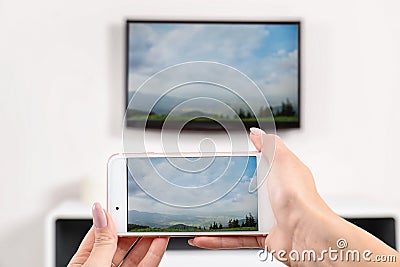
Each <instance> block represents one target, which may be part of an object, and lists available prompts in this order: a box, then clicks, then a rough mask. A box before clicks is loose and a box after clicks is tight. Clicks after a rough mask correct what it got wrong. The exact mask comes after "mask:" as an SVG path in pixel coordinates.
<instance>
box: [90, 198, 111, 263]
mask: <svg viewBox="0 0 400 267" xmlns="http://www.w3.org/2000/svg"><path fill="white" fill-rule="evenodd" d="M93 224H94V236H95V240H94V244H93V250H92V252H91V253H90V256H89V258H88V260H87V262H86V265H85V266H93V267H94V266H96V267H99V266H111V261H112V259H113V256H114V254H115V251H116V249H117V239H118V238H117V233H116V231H115V225H114V223H113V221H112V219H111V217H110V215H109V214H108V213H107V212H105V211H104V210H103V208H102V207H101V205H100V203H95V204H94V205H93Z"/></svg>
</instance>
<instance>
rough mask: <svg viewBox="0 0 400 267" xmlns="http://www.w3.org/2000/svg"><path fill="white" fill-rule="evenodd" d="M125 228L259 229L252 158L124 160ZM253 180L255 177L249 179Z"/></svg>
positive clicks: (253, 157)
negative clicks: (253, 185) (251, 187)
mask: <svg viewBox="0 0 400 267" xmlns="http://www.w3.org/2000/svg"><path fill="white" fill-rule="evenodd" d="M127 165H128V167H127V169H128V171H127V175H128V177H127V178H128V179H127V189H128V190H127V193H128V198H127V201H128V203H127V204H128V205H127V207H128V209H127V212H128V214H127V220H128V222H127V225H128V226H127V227H128V229H127V231H128V232H219V231H258V196H257V191H256V190H255V191H251V190H249V186H250V183H251V182H252V179H254V178H255V181H256V178H257V175H256V172H257V157H256V156H217V157H149V158H128V159H127ZM253 182H254V181H253Z"/></svg>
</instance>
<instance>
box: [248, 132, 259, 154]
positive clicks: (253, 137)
mask: <svg viewBox="0 0 400 267" xmlns="http://www.w3.org/2000/svg"><path fill="white" fill-rule="evenodd" d="M250 140H251V142H253V145H254V146H255V147H256V149H257V150H258V151H261V150H262V139H261V136H259V135H255V134H253V133H250Z"/></svg>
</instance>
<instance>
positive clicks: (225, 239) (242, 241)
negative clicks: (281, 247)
mask: <svg viewBox="0 0 400 267" xmlns="http://www.w3.org/2000/svg"><path fill="white" fill-rule="evenodd" d="M264 242H265V237H263V236H212V237H211V236H197V237H195V238H194V239H191V240H189V245H192V246H196V247H199V248H207V249H234V248H259V247H263V246H264Z"/></svg>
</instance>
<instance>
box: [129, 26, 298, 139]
mask: <svg viewBox="0 0 400 267" xmlns="http://www.w3.org/2000/svg"><path fill="white" fill-rule="evenodd" d="M130 23H186V24H190V23H193V24H199V23H202V24H275V25H281V24H293V25H297V26H298V34H297V44H298V56H297V66H298V71H297V81H298V82H297V99H298V103H297V106H298V118H299V119H298V121H297V122H275V127H276V129H277V130H279V129H299V128H300V124H301V73H302V66H301V55H302V52H301V50H302V44H301V32H302V30H301V21H300V20H240V19H236V20H229V19H227V20H209V19H204V20H203V19H199V20H181V19H160V20H158V19H127V20H126V23H125V111H126V110H127V108H128V105H129V99H128V97H129V24H130ZM124 120H125V121H124V124H125V127H128V128H134V127H136V126H137V125H135V123H134V122H133V123H129V121H128V120H127V119H126V117H125V118H124ZM242 123H243V124H244V126H245V127H246V129H249V128H250V127H257V125H256V124H253V123H248V122H241V123H240V124H242ZM163 124H164V122H163V121H151V120H150V121H147V122H146V128H150V129H162V128H163ZM184 129H185V130H200V131H202V130H221V129H223V127H221V125H219V124H218V123H214V124H211V123H210V122H208V121H207V122H204V121H197V122H193V123H188V124H187V125H185V127H184ZM238 129H240V127H239V128H238Z"/></svg>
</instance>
